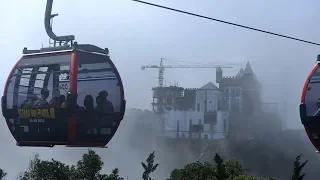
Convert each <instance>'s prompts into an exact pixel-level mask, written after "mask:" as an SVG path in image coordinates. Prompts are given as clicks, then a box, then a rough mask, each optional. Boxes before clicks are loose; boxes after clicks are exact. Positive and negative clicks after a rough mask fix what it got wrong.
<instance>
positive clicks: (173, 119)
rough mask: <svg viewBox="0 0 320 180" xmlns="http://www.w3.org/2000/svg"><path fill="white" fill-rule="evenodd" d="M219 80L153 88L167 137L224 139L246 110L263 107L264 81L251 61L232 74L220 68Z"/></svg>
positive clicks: (163, 131) (156, 105) (160, 129)
mask: <svg viewBox="0 0 320 180" xmlns="http://www.w3.org/2000/svg"><path fill="white" fill-rule="evenodd" d="M216 83H217V85H218V86H217V85H215V84H214V83H212V82H209V83H207V84H206V85H204V86H203V87H201V88H183V87H178V86H169V87H154V88H152V90H153V102H152V106H153V111H154V112H155V113H156V114H158V117H159V125H158V130H159V133H160V134H161V135H162V136H166V137H168V138H189V139H198V138H199V139H223V138H225V137H226V136H227V135H228V134H229V133H228V132H229V129H230V128H232V127H233V126H232V125H231V124H237V123H236V121H237V118H236V117H238V119H239V118H245V117H244V116H243V114H245V115H246V116H250V115H253V114H254V113H255V112H258V111H259V108H261V106H260V104H261V97H260V96H261V85H260V83H259V81H258V80H257V78H256V75H255V74H254V72H253V70H252V68H251V65H250V63H249V62H248V63H247V64H246V67H245V69H242V68H241V69H240V70H239V72H238V73H237V75H236V76H233V77H226V76H223V71H222V69H221V68H217V69H216ZM238 121H239V120H238ZM233 122H235V123H233Z"/></svg>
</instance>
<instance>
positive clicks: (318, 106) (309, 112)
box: [300, 55, 320, 151]
mask: <svg viewBox="0 0 320 180" xmlns="http://www.w3.org/2000/svg"><path fill="white" fill-rule="evenodd" d="M319 63H320V56H319V55H318V62H317V63H316V65H315V66H314V67H313V68H312V70H311V72H310V73H309V75H308V78H307V80H306V82H305V83H304V87H303V90H302V96H301V104H300V118H301V122H302V124H303V125H304V128H305V130H306V133H307V135H308V137H309V139H310V141H311V142H312V144H313V146H314V147H315V148H316V149H317V150H318V151H319V150H320V64H319Z"/></svg>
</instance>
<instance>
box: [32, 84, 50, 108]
mask: <svg viewBox="0 0 320 180" xmlns="http://www.w3.org/2000/svg"><path fill="white" fill-rule="evenodd" d="M48 97H49V90H48V89H46V88H42V89H41V97H40V99H38V100H37V101H36V102H35V103H34V108H49V103H48V102H47V98H48Z"/></svg>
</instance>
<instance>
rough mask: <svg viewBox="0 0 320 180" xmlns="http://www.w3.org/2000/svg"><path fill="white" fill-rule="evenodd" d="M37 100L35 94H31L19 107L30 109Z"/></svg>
mask: <svg viewBox="0 0 320 180" xmlns="http://www.w3.org/2000/svg"><path fill="white" fill-rule="evenodd" d="M37 100H38V97H37V95H35V94H32V95H31V96H30V97H28V98H27V99H26V100H25V101H24V102H23V103H22V104H21V108H23V109H32V108H33V107H34V103H35V102H36V101H37Z"/></svg>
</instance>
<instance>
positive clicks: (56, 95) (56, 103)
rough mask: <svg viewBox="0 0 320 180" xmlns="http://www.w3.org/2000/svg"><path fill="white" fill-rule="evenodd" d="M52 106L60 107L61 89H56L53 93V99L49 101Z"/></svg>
mask: <svg viewBox="0 0 320 180" xmlns="http://www.w3.org/2000/svg"><path fill="white" fill-rule="evenodd" d="M49 106H50V107H51V108H60V91H59V90H56V91H53V93H52V99H51V101H50V102H49Z"/></svg>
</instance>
